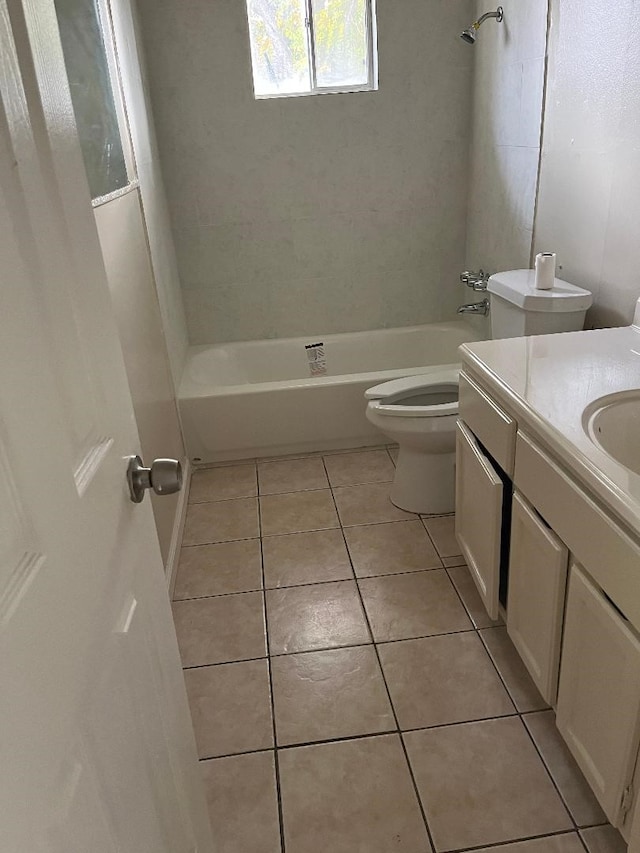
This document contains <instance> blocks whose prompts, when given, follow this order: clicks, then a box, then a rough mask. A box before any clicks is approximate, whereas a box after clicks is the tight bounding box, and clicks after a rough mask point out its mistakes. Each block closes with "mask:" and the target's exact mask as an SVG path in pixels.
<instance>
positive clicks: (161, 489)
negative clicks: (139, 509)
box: [127, 456, 182, 504]
mask: <svg viewBox="0 0 640 853" xmlns="http://www.w3.org/2000/svg"><path fill="white" fill-rule="evenodd" d="M127 483H128V485H129V496H130V497H131V500H132V501H133V502H134V503H136V504H139V503H141V502H142V499H143V498H144V494H145V492H146V491H147V489H153V491H154V492H155V493H156V495H173V494H175V493H176V492H179V491H180V489H181V488H182V465H181V464H180V462H178V460H177V459H154V461H153V462H152V463H151V467H150V468H145V466H144V463H143V461H142V459H141V458H140V457H139V456H132V457H131V458H130V459H129V465H128V467H127Z"/></svg>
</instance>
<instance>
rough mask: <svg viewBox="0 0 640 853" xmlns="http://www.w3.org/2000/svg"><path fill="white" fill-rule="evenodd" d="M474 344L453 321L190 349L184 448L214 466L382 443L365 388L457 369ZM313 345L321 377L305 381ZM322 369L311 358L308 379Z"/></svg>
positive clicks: (183, 391)
mask: <svg viewBox="0 0 640 853" xmlns="http://www.w3.org/2000/svg"><path fill="white" fill-rule="evenodd" d="M477 339H478V335H477V333H476V332H474V330H473V329H472V327H471V326H470V325H469V324H467V323H465V322H464V321H458V322H453V323H433V324H431V325H428V326H409V327H406V328H401V329H384V330H382V331H373V332H353V333H347V334H339V335H325V336H324V337H320V338H314V339H310V338H288V339H286V340H274V341H249V342H246V343H232V344H217V345H215V346H198V347H191V348H190V351H189V355H188V358H187V363H186V366H185V371H184V375H183V378H182V382H181V384H180V393H179V405H180V413H181V416H182V423H183V427H184V433H185V440H186V444H187V452H188V454H189V456H190V457H191V459H192V460H193V461H194V462H218V461H225V460H230V459H246V458H251V457H260V456H275V455H279V454H286V453H304V452H310V451H314V450H336V449H343V448H349V447H362V446H366V445H373V444H380V443H382V442H383V441H384V437H383V436H382V435H381V434H380V432H378V431H377V430H376V429H375V428H374V427H373V426H371V424H370V423H369V422H368V421H367V419H366V418H365V414H364V413H365V401H364V397H363V394H364V392H365V390H366V389H367V388H370V387H371V386H372V385H377V384H378V383H380V382H384V381H386V380H388V379H395V378H397V377H400V376H409V375H411V374H415V373H429V372H431V371H434V370H437V369H438V368H439V367H441V366H442V365H447V366H450V365H455V364H457V363H458V361H459V357H458V351H457V350H458V347H459V346H460V344H462V343H465V342H466V341H473V340H477ZM317 343H322V344H323V349H324V357H325V359H326V373H325V374H324V375H313V376H312V375H311V372H312V371H311V368H310V364H309V355H308V353H309V350H308V349H307V347H309V346H310V345H313V344H317ZM311 352H315V351H314V350H312V351H311ZM322 369H323V367H322V360H321V359H319V360H318V362H317V363H316V366H315V368H314V373H316V374H317V373H318V372H320V373H321V374H322Z"/></svg>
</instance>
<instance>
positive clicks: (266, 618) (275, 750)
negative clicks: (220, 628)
mask: <svg viewBox="0 0 640 853" xmlns="http://www.w3.org/2000/svg"><path fill="white" fill-rule="evenodd" d="M258 529H259V532H260V570H261V573H262V613H263V617H264V632H265V643H266V649H267V670H268V673H269V702H270V704H271V726H272V736H273V768H274V772H275V777H276V778H275V782H276V800H277V804H278V825H279V827H280V850H281V853H285V843H284V816H283V811H282V789H281V785H280V760H279V757H278V736H277V730H276V707H275V699H274V694H273V671H272V667H271V646H270V642H269V615H268V612H267V591H266V589H265V582H264V552H263V549H262V507H260V506H259V507H258Z"/></svg>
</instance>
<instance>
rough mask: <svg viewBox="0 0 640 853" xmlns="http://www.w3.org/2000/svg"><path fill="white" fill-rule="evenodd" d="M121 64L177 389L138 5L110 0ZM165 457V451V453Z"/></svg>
mask: <svg viewBox="0 0 640 853" xmlns="http://www.w3.org/2000/svg"><path fill="white" fill-rule="evenodd" d="M110 8H111V13H112V17H113V24H114V30H115V34H116V41H117V50H118V61H119V66H120V71H121V73H122V83H123V89H124V97H125V101H126V104H127V117H128V120H129V126H130V130H131V139H132V143H133V149H134V153H135V159H136V169H137V172H138V178H139V180H140V194H141V198H142V207H143V212H144V220H145V228H146V232H147V240H148V242H149V254H150V256H151V264H152V267H153V277H154V281H155V287H156V292H157V297H158V304H159V308H160V314H161V317H162V326H163V330H164V336H165V340H166V345H167V352H168V357H169V365H170V369H171V375H172V379H173V384H174V386H175V387H176V388H177V386H178V383H179V382H180V377H181V376H182V370H183V368H184V361H185V357H186V354H187V347H188V343H189V341H188V335H187V323H186V318H185V313H184V307H183V300H182V294H181V291H180V279H179V276H178V264H177V260H176V252H175V247H174V241H173V237H172V234H171V221H170V218H169V209H168V204H167V197H166V191H165V182H164V180H163V175H162V173H161V171H160V158H159V155H158V145H157V141H156V131H155V128H154V123H153V117H152V115H151V105H150V102H149V96H148V82H147V80H146V78H145V70H146V67H145V62H144V56H143V50H142V44H141V41H140V24H139V20H138V18H137V15H136V8H135V0H111V7H110ZM166 452H167V451H165V453H166Z"/></svg>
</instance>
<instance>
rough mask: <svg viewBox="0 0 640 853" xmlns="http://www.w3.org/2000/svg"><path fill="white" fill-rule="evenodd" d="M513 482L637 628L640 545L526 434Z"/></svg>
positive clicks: (522, 437) (518, 446) (520, 441)
mask: <svg viewBox="0 0 640 853" xmlns="http://www.w3.org/2000/svg"><path fill="white" fill-rule="evenodd" d="M514 483H515V486H516V488H517V489H518V491H520V492H522V493H523V494H524V495H525V496H526V497H527V498H528V500H529V501H530V502H531V503H532V504H533V506H535V508H536V509H537V510H538V512H540V514H541V515H542V516H543V517H544V518H545V519H546V520H547V521H548V522H549V524H550V525H551V526H552V527H553V529H554V531H555V532H556V533H557V534H558V536H559V537H560V539H561V540H562V541H563V542H564V543H565V545H566V546H567V547H568V548H569V550H570V551H571V553H572V554H574V556H575V557H576V558H577V560H578V561H579V562H580V563H582V565H583V566H584V567H585V569H586V570H587V572H588V573H589V574H590V575H591V576H592V577H593V578H594V579H595V581H596V583H598V584H599V585H600V586H601V587H602V588H603V589H605V590H606V592H607V595H608V596H609V597H610V598H611V599H612V601H613V602H614V604H615V605H616V607H619V608H620V610H621V611H622V612H623V613H624V615H625V616H626V617H627V618H628V619H629V620H630V621H631V622H632V623H633V625H635V627H636V628H640V547H639V546H638V544H636V543H635V542H634V541H633V539H631V538H630V537H629V536H628V535H627V534H626V533H625V532H624V531H623V530H622V529H621V528H620V527H617V525H616V524H615V522H614V521H613V519H611V518H610V517H609V516H608V515H607V513H606V512H605V511H604V510H603V509H601V507H599V506H598V504H597V503H596V502H595V501H594V500H593V499H592V498H590V497H589V496H588V495H587V494H585V492H583V491H582V489H581V488H580V487H579V486H578V485H577V484H576V483H575V482H573V480H571V479H570V477H568V476H567V474H565V473H564V471H563V470H562V469H561V468H560V467H559V466H558V464H557V463H556V462H554V461H553V460H552V459H551V458H550V457H549V456H547V454H546V453H545V452H544V451H543V450H541V449H540V448H539V447H538V446H537V445H536V444H535V443H534V442H533V441H532V440H531V439H530V438H528V437H527V436H526V435H523V434H522V433H521V432H519V433H518V438H517V443H516V465H515V477H514Z"/></svg>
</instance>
